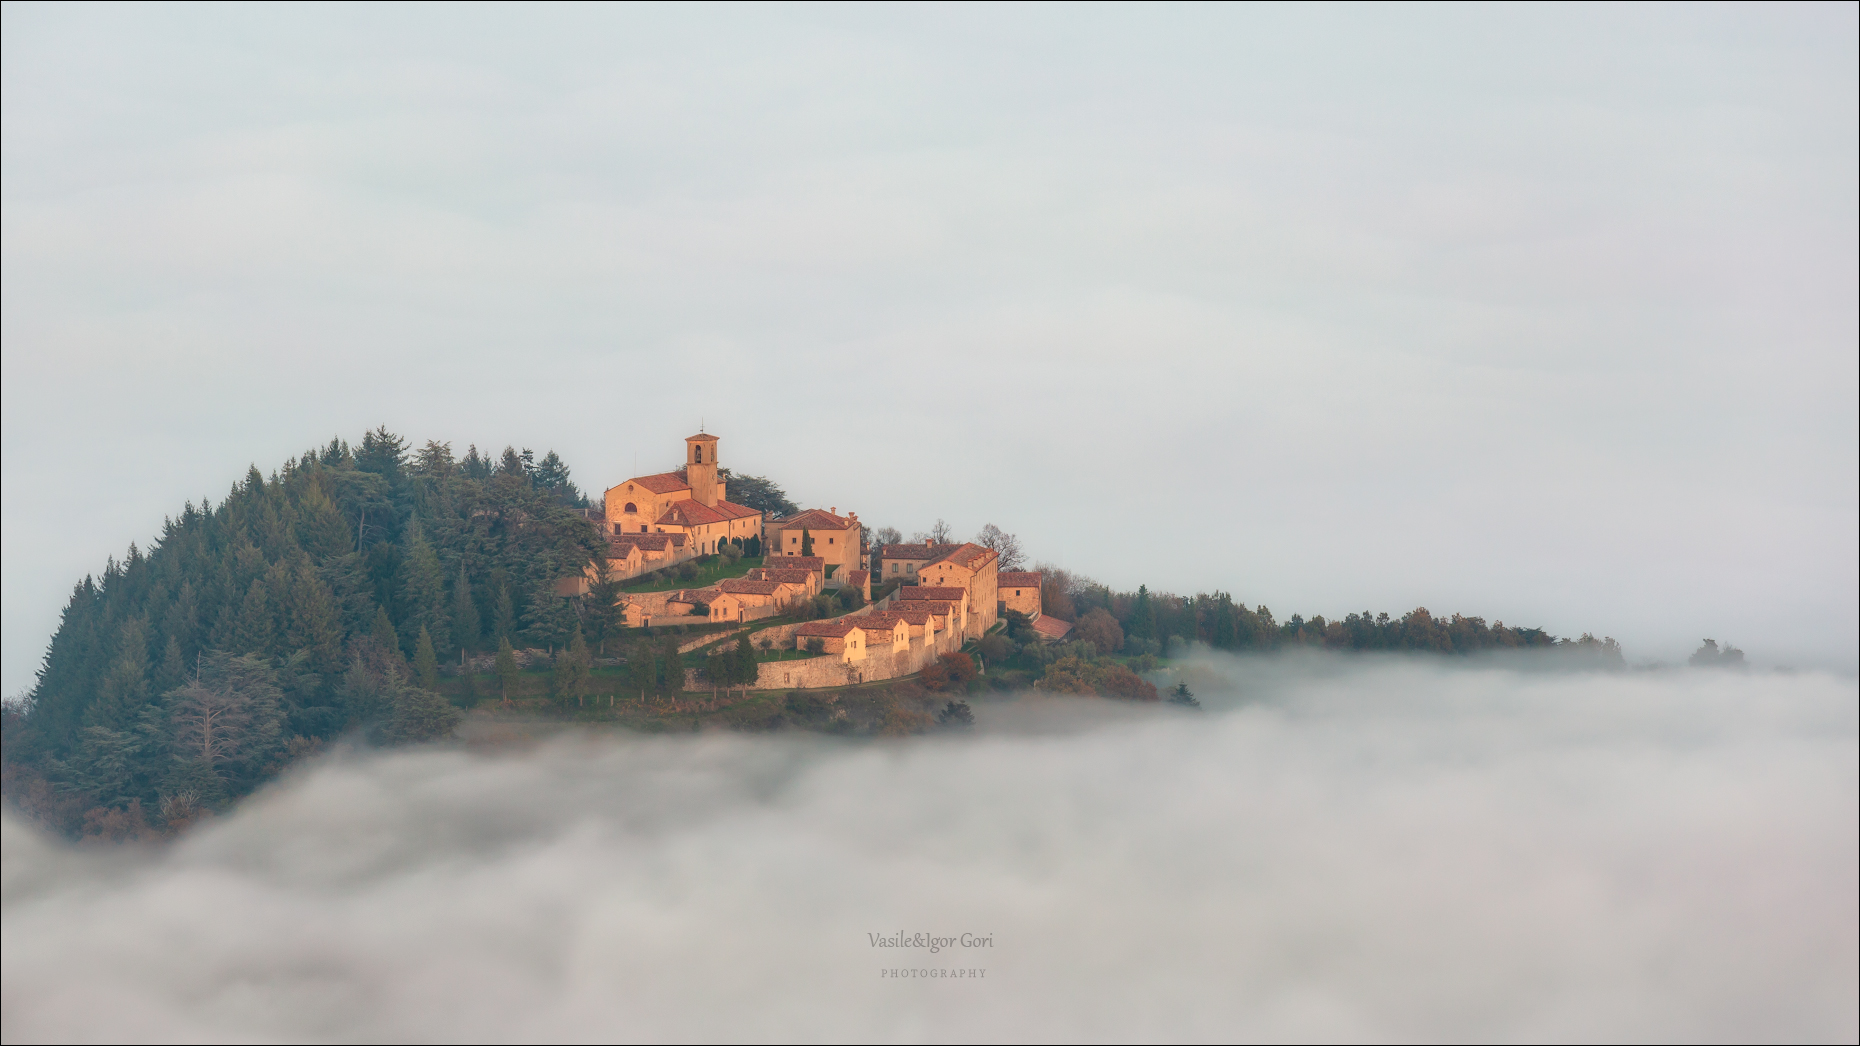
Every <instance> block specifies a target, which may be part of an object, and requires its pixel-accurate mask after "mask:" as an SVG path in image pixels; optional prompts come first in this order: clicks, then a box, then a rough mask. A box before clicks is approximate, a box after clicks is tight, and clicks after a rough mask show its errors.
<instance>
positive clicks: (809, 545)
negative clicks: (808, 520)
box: [801, 527, 814, 556]
mask: <svg viewBox="0 0 1860 1046" xmlns="http://www.w3.org/2000/svg"><path fill="white" fill-rule="evenodd" d="M801 554H802V555H803V556H811V555H813V554H814V535H813V534H811V533H809V532H808V530H807V528H806V527H802V528H801Z"/></svg>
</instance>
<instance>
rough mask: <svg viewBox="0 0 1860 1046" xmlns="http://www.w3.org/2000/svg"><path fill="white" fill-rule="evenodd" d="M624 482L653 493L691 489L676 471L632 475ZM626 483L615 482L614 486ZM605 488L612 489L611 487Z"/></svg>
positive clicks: (668, 492)
mask: <svg viewBox="0 0 1860 1046" xmlns="http://www.w3.org/2000/svg"><path fill="white" fill-rule="evenodd" d="M626 483H631V484H633V485H634V486H636V487H644V488H646V489H647V490H649V491H651V492H652V493H654V494H670V493H672V492H673V491H676V490H690V489H691V484H689V483H686V482H685V478H684V477H683V476H681V475H679V474H678V473H676V472H656V473H654V474H652V475H650V476H634V477H633V478H632V479H629V480H627V481H626ZM626 483H617V484H615V486H621V487H624V486H626ZM607 489H609V490H612V489H613V487H609V488H607Z"/></svg>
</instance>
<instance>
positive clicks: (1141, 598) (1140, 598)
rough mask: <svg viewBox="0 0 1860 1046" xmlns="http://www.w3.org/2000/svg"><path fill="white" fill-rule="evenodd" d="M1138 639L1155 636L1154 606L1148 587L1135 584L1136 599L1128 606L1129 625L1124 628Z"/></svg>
mask: <svg viewBox="0 0 1860 1046" xmlns="http://www.w3.org/2000/svg"><path fill="white" fill-rule="evenodd" d="M1125 631H1127V632H1129V633H1130V634H1131V635H1133V636H1136V637H1137V638H1139V639H1155V638H1156V607H1155V604H1153V603H1151V602H1150V587H1149V586H1148V585H1138V586H1137V600H1136V602H1135V603H1134V604H1132V605H1131V608H1130V627H1129V628H1128V629H1125Z"/></svg>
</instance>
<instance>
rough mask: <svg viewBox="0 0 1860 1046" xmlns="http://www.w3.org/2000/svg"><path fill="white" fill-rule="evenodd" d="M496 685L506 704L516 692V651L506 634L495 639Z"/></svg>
mask: <svg viewBox="0 0 1860 1046" xmlns="http://www.w3.org/2000/svg"><path fill="white" fill-rule="evenodd" d="M497 687H498V692H499V695H500V696H502V697H503V699H504V704H505V705H506V706H508V705H509V704H510V698H511V695H513V694H515V693H516V692H517V652H516V651H515V650H513V649H511V646H510V638H509V637H508V636H505V637H502V638H500V639H499V640H498V641H497Z"/></svg>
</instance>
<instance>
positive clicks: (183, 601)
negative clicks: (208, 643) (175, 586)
mask: <svg viewBox="0 0 1860 1046" xmlns="http://www.w3.org/2000/svg"><path fill="white" fill-rule="evenodd" d="M162 631H163V632H166V633H167V634H168V638H169V639H172V640H174V641H175V642H176V643H178V644H179V645H180V647H181V656H182V657H183V658H185V657H187V656H188V655H189V654H191V653H193V651H194V649H195V648H196V647H197V646H198V645H199V634H200V601H199V599H198V598H197V597H196V596H195V594H194V583H193V582H192V581H189V580H183V581H182V582H181V588H180V591H178V592H176V593H175V596H174V602H173V603H170V604H169V605H168V609H167V611H166V612H165V613H164V614H163V615H162ZM174 685H176V686H178V685H180V684H179V683H178V682H177V683H175V684H174Z"/></svg>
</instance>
